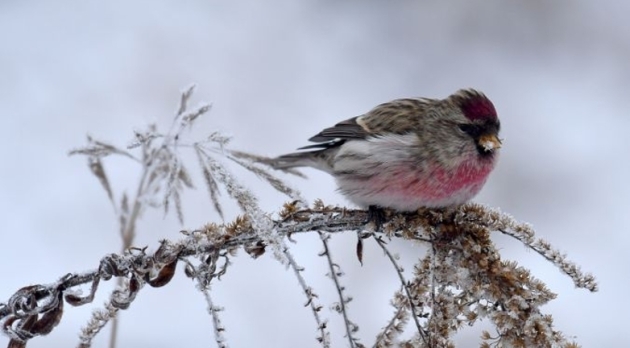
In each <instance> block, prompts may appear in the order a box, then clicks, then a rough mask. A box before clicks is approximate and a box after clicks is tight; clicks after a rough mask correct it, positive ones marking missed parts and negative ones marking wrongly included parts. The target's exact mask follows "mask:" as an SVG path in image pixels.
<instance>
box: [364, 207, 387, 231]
mask: <svg viewBox="0 0 630 348" xmlns="http://www.w3.org/2000/svg"><path fill="white" fill-rule="evenodd" d="M367 213H368V216H367V221H366V223H370V222H373V223H374V230H375V231H380V230H381V227H383V224H384V223H385V220H386V213H385V209H383V208H381V207H379V206H376V205H370V206H369V207H368V211H367Z"/></svg>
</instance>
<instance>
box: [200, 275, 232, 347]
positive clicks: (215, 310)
mask: <svg viewBox="0 0 630 348" xmlns="http://www.w3.org/2000/svg"><path fill="white" fill-rule="evenodd" d="M199 286H201V282H199ZM201 292H202V293H203V297H204V298H205V300H206V303H207V304H208V313H209V314H210V316H211V317H212V328H213V330H214V340H215V342H217V347H219V348H228V345H227V343H225V336H224V335H223V332H224V331H225V328H224V327H223V324H222V323H221V318H219V312H220V311H222V310H223V309H222V308H219V307H217V306H216V305H215V304H214V302H212V297H211V296H210V291H209V289H207V288H202V289H201Z"/></svg>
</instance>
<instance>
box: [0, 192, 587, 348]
mask: <svg viewBox="0 0 630 348" xmlns="http://www.w3.org/2000/svg"><path fill="white" fill-rule="evenodd" d="M367 214H368V213H367V212H366V211H362V210H348V209H344V208H337V207H330V206H325V205H323V204H322V203H321V202H319V201H318V202H316V204H315V206H313V208H309V209H298V208H297V206H296V204H286V205H285V207H284V209H283V210H282V211H281V212H280V218H279V219H278V220H271V219H270V220H269V221H268V224H269V226H272V227H271V229H272V231H269V232H268V233H274V234H275V235H277V236H278V238H287V237H288V236H290V235H296V234H301V233H314V232H315V231H322V232H325V233H342V232H344V231H355V230H362V229H369V228H370V227H371V226H372V224H366V221H367ZM501 216H502V215H497V212H496V211H495V210H492V209H489V208H486V207H484V206H481V205H478V204H468V205H464V206H462V207H460V208H458V209H453V210H427V211H423V212H419V213H404V214H399V213H391V214H389V215H388V217H387V221H386V222H385V224H384V225H383V227H384V228H383V231H375V232H374V233H375V234H377V235H382V236H384V235H387V236H388V237H390V238H404V239H408V240H416V241H419V242H424V243H426V242H425V241H426V240H431V239H433V243H432V244H431V245H430V247H432V248H433V249H435V258H434V259H432V260H429V259H431V257H429V256H427V257H429V259H427V257H425V258H423V259H422V260H420V263H419V264H418V265H417V266H416V268H415V272H414V275H413V279H411V281H410V283H409V285H408V287H409V288H408V289H409V292H410V293H409V294H408V295H405V296H404V297H405V301H407V302H409V303H410V304H411V305H417V306H418V308H416V310H417V314H420V313H425V312H428V311H429V309H432V310H433V315H432V317H433V318H436V319H435V323H433V324H432V325H435V327H430V325H429V323H428V322H427V321H426V320H422V321H420V322H419V325H420V326H421V327H422V329H423V330H428V332H429V334H430V335H431V334H432V335H437V334H440V337H442V338H444V339H446V340H448V337H449V336H450V335H451V334H453V333H454V332H455V331H457V328H459V327H461V325H462V324H464V323H473V322H474V321H476V320H477V319H478V318H481V317H487V318H489V319H490V320H492V321H493V322H494V323H495V324H496V326H497V329H498V332H499V334H500V340H502V341H503V342H506V343H507V342H512V343H515V344H517V343H524V344H526V346H527V344H529V343H533V344H543V343H544V342H550V343H553V344H555V345H556V346H567V345H565V343H566V341H565V340H564V338H563V336H562V335H561V334H560V333H559V332H557V331H555V330H553V329H552V326H551V325H552V321H551V317H549V316H548V315H543V314H541V313H540V312H539V308H540V306H541V305H543V304H544V303H547V302H548V301H549V300H551V299H553V298H554V297H555V295H554V294H553V293H551V292H550V291H549V290H547V289H546V287H545V286H544V284H542V283H541V282H540V281H538V280H536V279H535V278H533V277H532V276H531V275H530V274H529V272H528V271H526V270H524V269H522V268H520V267H518V266H517V265H516V264H515V263H514V262H510V261H503V260H501V258H500V255H499V253H498V250H497V249H496V248H495V247H494V245H493V243H492V242H491V240H490V239H489V237H490V233H491V232H492V230H490V229H489V228H488V227H490V226H495V224H496V221H497V217H501ZM426 226H433V229H434V232H429V231H427V229H426ZM501 226H502V227H505V228H506V229H507V230H513V229H520V228H522V226H521V225H520V224H509V226H503V225H501ZM499 232H500V231H499ZM267 241H268V239H266V237H264V236H261V235H260V233H258V231H257V230H256V229H255V228H254V227H253V225H252V223H251V222H250V221H249V220H248V218H246V217H240V218H238V219H236V220H235V221H233V222H231V223H227V224H214V223H211V224H207V225H206V226H204V227H203V228H200V229H198V230H193V231H186V232H185V234H184V237H183V238H182V239H180V240H178V241H166V240H165V241H162V242H161V244H160V246H159V247H158V248H157V250H156V251H155V252H153V253H150V252H147V250H146V249H144V248H143V249H133V250H129V251H127V252H125V253H123V254H110V255H107V256H105V257H104V258H103V259H102V260H101V263H100V266H99V267H98V268H97V269H95V270H93V271H90V272H87V273H81V274H70V275H67V276H64V277H62V278H61V279H60V280H59V281H58V282H57V283H55V284H53V285H49V286H44V285H37V286H29V287H25V288H23V289H20V290H19V291H18V292H16V293H15V294H14V295H13V296H11V297H10V298H9V300H8V301H7V302H6V303H3V304H0V321H1V322H2V328H3V330H4V332H5V333H6V334H8V335H9V336H10V337H11V338H12V339H13V340H15V341H17V342H23V341H26V340H28V339H29V338H31V337H35V336H38V335H44V334H46V333H48V332H50V330H52V328H53V327H54V325H56V323H57V322H58V320H60V319H61V315H62V313H63V312H62V311H61V310H60V308H61V304H62V303H63V302H64V300H65V302H67V303H69V304H71V305H83V304H85V303H89V302H91V301H92V299H93V295H92V294H93V293H94V292H95V291H96V290H97V289H96V288H97V287H98V284H99V282H100V280H108V279H110V278H112V277H125V278H127V279H129V286H128V290H126V291H127V293H125V294H118V295H116V296H112V301H111V306H113V307H114V308H118V309H125V308H127V307H128V306H129V304H130V302H131V301H133V299H134V298H135V297H136V295H137V293H138V292H139V291H140V289H142V286H143V285H145V284H148V285H149V286H152V287H159V286H164V285H166V284H168V283H169V282H170V280H171V278H172V277H173V274H174V272H175V269H176V267H177V265H178V264H179V262H180V261H185V262H191V261H190V260H191V258H194V259H197V260H202V261H203V262H202V264H204V265H206V266H207V267H205V268H201V267H197V268H195V270H190V267H187V268H186V270H187V272H186V273H187V275H189V276H192V277H200V278H201V279H205V280H206V281H207V282H212V281H216V280H217V277H219V276H221V275H223V274H225V273H226V269H225V268H224V267H216V265H217V264H218V260H219V259H220V258H221V256H220V255H221V253H225V252H234V251H235V250H236V249H239V248H243V249H244V250H246V251H247V252H249V253H250V254H251V255H253V256H259V255H260V254H262V253H264V252H265V249H266V247H267V245H266V244H265V243H266V242H267ZM226 262H227V261H226ZM331 262H333V264H334V261H332V259H331ZM431 264H435V265H436V266H434V269H433V270H432V272H430V270H431V267H433V266H431ZM333 271H334V268H333ZM202 273H204V274H202ZM572 275H573V273H571V274H569V276H572ZM428 277H432V278H433V280H434V281H436V282H437V284H438V287H437V290H439V291H438V293H432V291H431V287H430V286H428V283H427V278H428ZM584 277H587V278H588V275H587V276H584ZM87 283H92V285H91V286H92V288H91V289H90V291H89V293H88V295H87V296H83V297H82V296H79V295H77V294H76V292H74V291H73V288H75V287H77V286H79V285H81V284H87ZM575 283H576V286H578V287H584V288H586V289H588V290H590V291H596V289H597V288H596V284H595V283H593V282H588V283H586V284H584V283H583V282H579V281H576V282H575ZM118 291H122V290H120V289H119V290H118ZM53 299H60V300H53ZM342 300H343V297H342ZM410 300H412V301H410ZM416 303H417V304H416ZM50 313H54V315H55V316H56V318H55V320H51V318H50V317H49V316H50V315H51V314H50ZM99 318H100V317H99ZM418 318H422V315H419V316H418ZM27 324H28V325H27ZM318 325H320V326H321V325H322V323H319V324H318ZM534 328H537V329H534ZM351 331H352V330H351ZM444 335H446V336H444ZM324 337H326V336H324ZM437 338H438V337H431V340H435V339H437ZM410 342H411V341H410ZM413 342H415V343H414V344H417V345H416V346H428V345H426V344H424V341H422V339H420V340H416V341H413ZM567 344H568V343H567ZM542 346H545V345H544V344H543V345H542ZM567 347H568V346H567Z"/></svg>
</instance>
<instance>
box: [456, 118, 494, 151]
mask: <svg viewBox="0 0 630 348" xmlns="http://www.w3.org/2000/svg"><path fill="white" fill-rule="evenodd" d="M500 127H501V125H500V124H499V121H498V120H486V121H484V122H473V123H463V124H460V125H459V129H461V130H462V131H463V132H464V133H466V134H468V135H469V136H470V138H471V139H472V140H473V141H474V142H475V145H476V147H477V152H479V155H480V156H482V157H491V156H492V155H493V154H494V150H489V151H488V150H486V149H484V148H483V146H481V145H479V138H481V136H483V135H487V134H495V135H498V134H499V128H500Z"/></svg>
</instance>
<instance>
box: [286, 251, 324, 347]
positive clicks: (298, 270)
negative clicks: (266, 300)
mask: <svg viewBox="0 0 630 348" xmlns="http://www.w3.org/2000/svg"><path fill="white" fill-rule="evenodd" d="M284 254H285V255H286V258H287V261H288V262H289V267H291V269H292V270H293V273H294V274H295V277H296V278H297V279H298V282H299V283H300V287H302V291H304V294H305V295H306V299H307V302H306V305H307V306H309V307H310V308H311V311H312V312H313V317H314V318H315V322H316V323H317V330H318V331H319V337H318V338H317V341H318V342H319V343H320V344H321V345H322V347H324V348H330V333H329V332H328V330H327V329H326V326H327V324H326V322H325V321H323V320H322V319H321V317H320V315H319V311H320V310H321V308H322V307H321V306H320V305H318V304H316V303H315V298H316V297H317V295H316V294H315V293H314V292H313V288H311V287H310V286H308V285H307V284H306V280H305V279H304V277H303V276H302V271H303V270H304V268H302V267H300V266H299V265H298V264H297V262H295V259H294V258H293V255H292V254H291V252H290V251H289V249H288V248H285V249H284Z"/></svg>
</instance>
